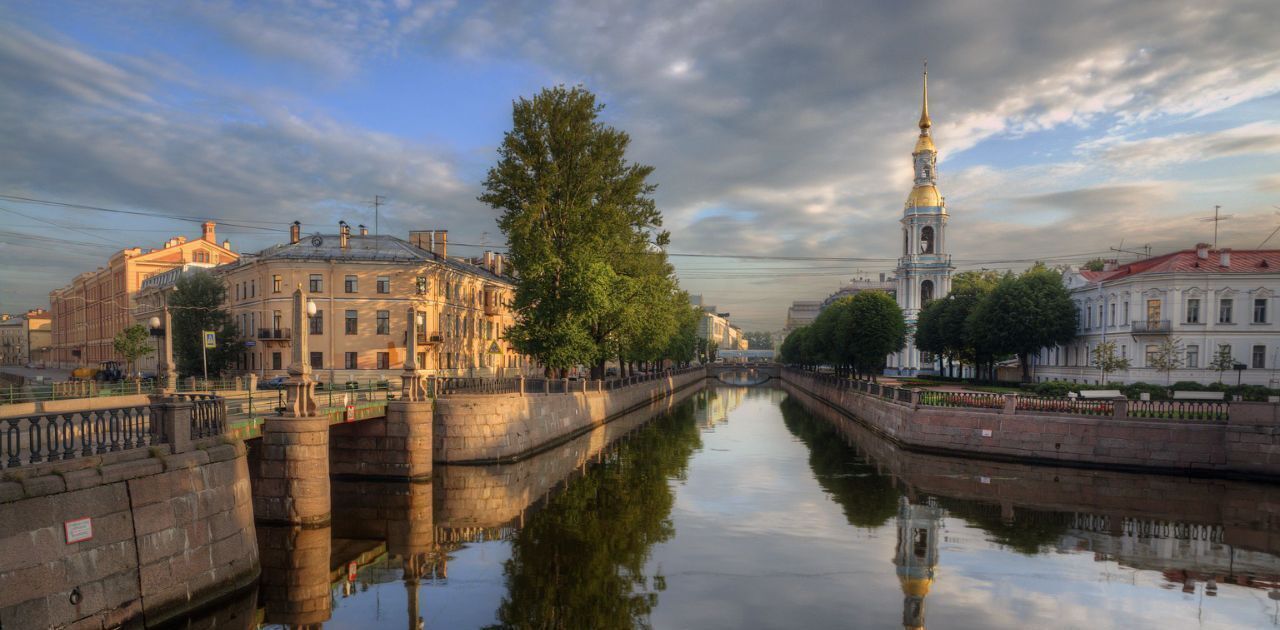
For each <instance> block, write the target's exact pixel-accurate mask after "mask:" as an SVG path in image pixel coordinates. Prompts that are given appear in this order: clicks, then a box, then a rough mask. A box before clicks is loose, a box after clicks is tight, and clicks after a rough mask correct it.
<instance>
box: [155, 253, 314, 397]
mask: <svg viewBox="0 0 1280 630" xmlns="http://www.w3.org/2000/svg"><path fill="white" fill-rule="evenodd" d="M226 297H227V288H226V286H225V285H223V284H222V280H220V279H218V278H217V277H215V276H214V275H213V274H211V273H209V272H207V271H197V272H195V273H188V274H183V275H182V276H181V277H179V278H178V282H177V284H176V285H175V287H174V291H173V293H171V294H170V295H169V309H170V310H171V311H172V312H173V333H172V337H173V355H174V361H175V362H177V364H178V374H180V375H182V376H194V375H198V374H202V373H203V369H204V363H203V360H202V349H203V345H204V336H203V334H202V333H203V331H206V330H212V331H214V333H215V335H216V337H217V347H216V348H210V349H209V350H208V351H207V358H208V366H209V374H218V373H220V372H222V371H223V370H224V369H226V368H227V367H228V366H230V365H231V363H232V362H233V361H234V360H235V358H236V356H237V355H238V354H239V353H240V351H241V349H242V347H243V343H242V340H241V339H240V332H239V330H237V329H236V325H235V322H234V321H233V319H232V317H231V314H230V313H228V312H227V311H226V310H225V309H224V308H223V306H222V305H223V304H224V303H225V302H226ZM295 332H297V331H295Z"/></svg>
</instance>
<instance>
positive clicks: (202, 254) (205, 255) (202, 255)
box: [195, 249, 209, 263]
mask: <svg viewBox="0 0 1280 630" xmlns="http://www.w3.org/2000/svg"><path fill="white" fill-rule="evenodd" d="M195 261H196V262H199V263H202V262H209V252H206V251H204V250H203V249H197V250H196V253H195Z"/></svg>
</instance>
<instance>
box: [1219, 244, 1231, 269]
mask: <svg viewBox="0 0 1280 630" xmlns="http://www.w3.org/2000/svg"><path fill="white" fill-rule="evenodd" d="M1218 266H1220V267H1230V266H1231V248H1230V247H1223V248H1222V249H1220V250H1218Z"/></svg>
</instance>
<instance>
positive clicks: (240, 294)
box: [236, 283, 244, 300]
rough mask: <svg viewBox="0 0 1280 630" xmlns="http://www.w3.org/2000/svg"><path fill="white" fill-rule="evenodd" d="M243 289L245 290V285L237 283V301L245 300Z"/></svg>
mask: <svg viewBox="0 0 1280 630" xmlns="http://www.w3.org/2000/svg"><path fill="white" fill-rule="evenodd" d="M242 289H244V284H242V283H237V284H236V299H237V300H241V299H244V297H243V296H244V291H242Z"/></svg>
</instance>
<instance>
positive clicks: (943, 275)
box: [888, 62, 954, 375]
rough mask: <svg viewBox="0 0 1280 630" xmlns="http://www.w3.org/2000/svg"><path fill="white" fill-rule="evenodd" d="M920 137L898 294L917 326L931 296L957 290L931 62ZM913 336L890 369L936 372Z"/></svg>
mask: <svg viewBox="0 0 1280 630" xmlns="http://www.w3.org/2000/svg"><path fill="white" fill-rule="evenodd" d="M918 124H919V127H920V136H919V137H918V138H917V139H916V146H915V149H914V150H913V151H912V152H911V166H912V171H913V173H914V174H915V177H914V181H913V186H912V188H911V193H910V194H909V195H908V196H907V201H906V203H905V204H903V211H902V219H901V221H900V223H901V224H902V257H901V258H899V259H898V268H897V299H898V306H900V307H902V311H903V315H905V316H906V318H907V325H908V327H909V328H912V329H913V328H914V327H915V323H916V317H917V316H918V315H919V313H920V309H921V308H923V307H924V305H925V304H926V303H928V302H929V301H930V300H934V299H937V298H941V297H945V296H946V295H947V293H949V292H950V291H951V272H952V270H953V269H954V267H952V265H951V255H950V254H949V253H947V239H946V231H947V202H946V199H944V198H943V197H942V195H940V194H938V149H937V147H935V146H934V145H933V120H932V119H930V118H929V65H928V62H925V67H924V77H923V86H922V92H921V98H920V122H919V123H918ZM925 359H927V357H922V356H921V354H920V351H919V350H918V349H916V347H915V342H914V340H912V339H911V336H910V335H908V336H907V346H906V347H905V348H904V349H902V350H901V351H900V352H898V353H897V354H895V355H892V356H891V357H889V361H888V365H889V372H890V373H894V374H900V375H911V374H918V373H921V372H925V373H931V372H934V371H935V370H934V368H935V366H934V365H933V364H932V362H931V361H927V360H925Z"/></svg>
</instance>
